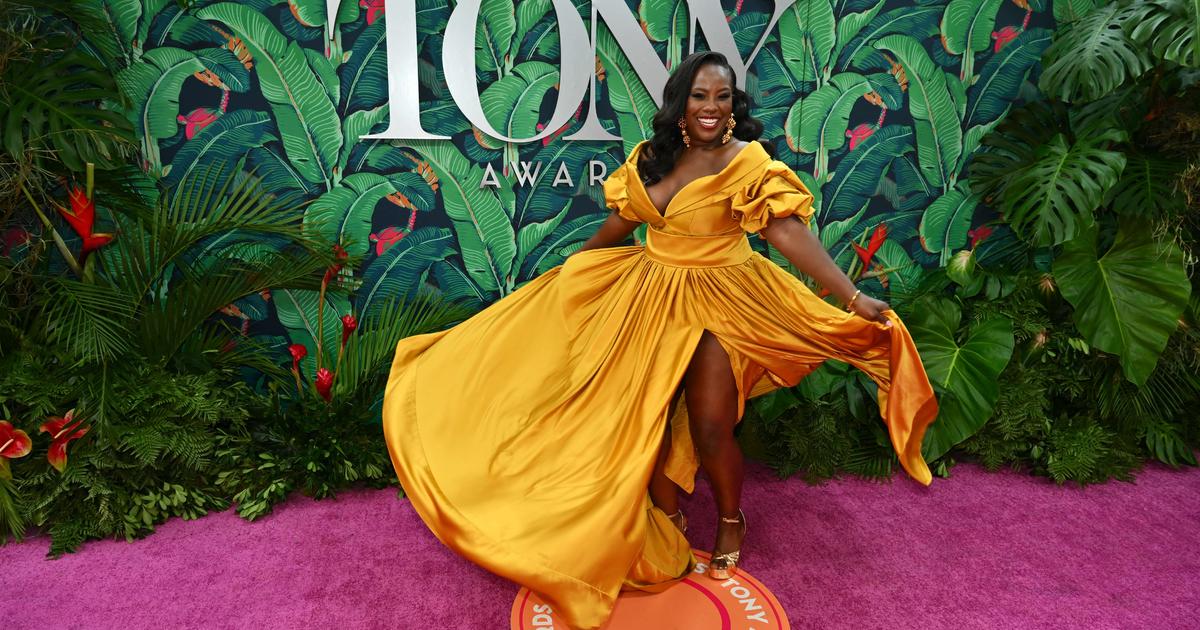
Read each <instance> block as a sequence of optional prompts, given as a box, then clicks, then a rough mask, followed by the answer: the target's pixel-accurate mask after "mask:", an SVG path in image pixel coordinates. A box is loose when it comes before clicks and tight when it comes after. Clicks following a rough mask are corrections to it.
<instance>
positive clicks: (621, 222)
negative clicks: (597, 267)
mask: <svg viewBox="0 0 1200 630" xmlns="http://www.w3.org/2000/svg"><path fill="white" fill-rule="evenodd" d="M639 225H641V222H639V221H630V220H628V219H625V218H624V217H622V216H621V215H619V214H617V213H616V212H610V213H609V215H608V218H607V219H605V220H604V223H602V224H601V225H600V229H598V230H596V233H595V234H593V235H592V237H591V238H589V239H588V240H586V241H584V243H583V246H582V247H580V248H579V249H578V250H577V251H580V252H586V251H587V250H589V249H602V248H605V247H612V246H614V245H620V244H621V243H623V242H624V241H625V239H626V238H629V235H630V234H632V233H633V231H634V230H635V229H637V226H639Z"/></svg>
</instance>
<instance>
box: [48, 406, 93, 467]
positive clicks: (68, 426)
mask: <svg viewBox="0 0 1200 630" xmlns="http://www.w3.org/2000/svg"><path fill="white" fill-rule="evenodd" d="M38 430H39V431H41V432H43V433H49V434H50V450H49V452H47V453H46V460H47V461H49V462H50V465H51V466H53V467H54V468H55V469H56V470H58V472H62V471H63V469H64V468H66V467H67V444H68V443H69V442H70V441H71V440H74V439H78V438H81V437H83V436H84V435H86V434H87V432H88V427H85V426H83V420H76V419H75V410H74V409H72V410H70V411H68V412H67V413H66V415H64V416H62V417H59V416H51V417H50V419H49V420H47V421H46V422H45V423H44V424H42V426H40V427H38Z"/></svg>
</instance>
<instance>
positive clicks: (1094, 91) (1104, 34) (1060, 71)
mask: <svg viewBox="0 0 1200 630" xmlns="http://www.w3.org/2000/svg"><path fill="white" fill-rule="evenodd" d="M1057 4H1058V3H1057V2H1056V3H1055V5H1057ZM1137 15H1138V14H1137V12H1136V11H1129V10H1127V9H1126V8H1125V7H1124V5H1123V3H1120V2H1113V3H1111V4H1108V5H1105V6H1102V7H1099V8H1097V9H1095V10H1094V11H1092V12H1091V13H1088V14H1087V15H1085V16H1084V17H1082V18H1080V19H1079V20H1076V21H1074V22H1071V23H1070V24H1069V25H1067V26H1065V27H1062V28H1060V29H1059V31H1058V32H1057V34H1056V35H1055V37H1054V43H1053V44H1052V45H1051V46H1050V48H1049V49H1048V50H1047V51H1046V58H1045V64H1046V67H1045V70H1044V71H1043V72H1042V77H1041V80H1040V81H1039V82H1038V86H1039V87H1041V88H1042V91H1043V92H1045V93H1046V94H1047V95H1049V96H1053V97H1057V98H1059V99H1061V100H1063V101H1066V102H1075V101H1081V102H1087V101H1094V100H1096V99H1098V98H1100V97H1101V96H1104V95H1105V94H1108V93H1109V92H1111V91H1113V90H1114V89H1115V88H1116V87H1117V86H1118V85H1121V84H1122V83H1124V82H1125V81H1126V80H1127V79H1135V78H1137V77H1138V76H1140V75H1141V74H1142V73H1143V72H1145V71H1146V69H1147V68H1149V67H1150V65H1151V64H1150V61H1149V59H1147V57H1146V52H1145V51H1144V50H1143V47H1142V46H1139V45H1138V44H1136V43H1135V42H1134V41H1133V39H1131V38H1130V37H1129V35H1128V34H1126V32H1125V28H1124V25H1125V24H1126V23H1127V22H1128V21H1129V20H1131V19H1135V18H1136V16H1137Z"/></svg>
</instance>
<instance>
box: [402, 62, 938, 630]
mask: <svg viewBox="0 0 1200 630" xmlns="http://www.w3.org/2000/svg"><path fill="white" fill-rule="evenodd" d="M663 103H664V105H663V108H662V110H661V111H659V112H658V114H657V115H656V116H655V119H654V123H655V124H654V131H655V133H654V138H653V139H652V140H650V141H646V142H642V143H639V144H638V145H637V146H636V147H635V148H634V150H633V151H632V152H631V153H630V155H629V157H628V159H627V160H626V161H625V163H624V164H623V165H622V166H621V167H620V168H618V169H617V170H616V171H614V172H613V173H612V175H610V176H609V178H608V180H607V181H606V182H605V185H604V190H605V198H606V201H607V204H608V206H609V207H610V208H612V209H613V210H614V211H615V212H613V213H612V214H611V215H609V217H608V218H607V220H606V221H605V223H604V224H603V225H602V226H601V227H600V228H599V230H598V231H597V232H596V234H595V235H593V236H592V237H591V238H590V239H588V241H587V242H586V243H584V245H583V247H582V248H581V249H580V251H579V252H578V253H576V254H574V255H572V256H571V257H570V258H569V259H567V261H566V263H565V264H563V265H561V266H559V267H555V268H554V269H551V270H550V271H548V272H546V273H545V274H543V275H542V276H540V277H539V278H537V279H535V280H533V281H532V282H530V283H529V284H527V285H525V286H524V287H522V288H520V289H518V290H517V291H516V292H514V293H513V294H511V295H510V296H509V297H507V298H505V299H502V300H500V301H499V302H497V303H495V304H493V305H492V306H491V307H490V308H488V309H486V310H484V311H483V312H481V313H479V314H478V315H476V316H475V317H473V318H471V319H470V320H468V321H466V322H464V323H462V324H460V325H458V326H457V327H455V328H453V329H451V330H448V331H444V332H440V333H434V334H430V335H423V336H419V337H411V338H408V339H405V340H404V341H402V342H401V343H400V344H399V346H398V347H397V350H396V357H395V360H394V363H393V366H392V373H391V377H390V379H389V382H388V389H387V394H386V398H385V403H384V410H383V416H384V434H385V436H386V439H387V442H388V448H389V451H390V453H391V456H392V461H393V463H394V464H395V466H396V472H397V475H398V476H399V479H400V482H401V483H402V484H403V486H404V488H405V490H406V491H407V492H408V496H409V498H410V499H411V500H412V504H413V507H414V508H415V509H416V511H417V513H418V514H420V515H421V518H422V519H423V520H424V521H425V523H426V524H427V525H428V526H429V527H430V529H432V530H433V532H434V533H435V534H436V535H437V536H438V538H439V539H441V540H442V542H444V543H445V544H446V545H448V546H450V547H451V548H452V549H454V550H455V551H457V552H459V553H461V554H462V555H464V556H466V557H467V558H470V559H471V560H473V561H474V562H477V563H479V564H480V565H481V566H483V567H485V568H487V569H489V570H491V571H493V572H495V573H498V574H500V575H502V576H505V577H508V578H510V579H512V580H514V581H516V582H519V583H520V584H522V585H524V586H527V587H529V588H530V589H531V590H533V591H536V592H538V593H539V594H540V595H541V596H542V598H543V600H544V601H546V602H547V603H549V604H550V605H551V606H552V607H553V609H554V610H555V611H556V613H558V614H559V615H561V618H563V619H564V620H565V621H567V622H568V623H569V624H570V625H571V627H578V628H595V627H597V626H599V625H601V624H602V623H603V622H604V621H605V619H606V618H607V617H608V616H609V614H610V612H611V610H612V608H613V605H614V603H615V601H616V598H617V596H618V593H619V592H620V591H621V590H622V589H639V590H646V591H658V590H662V589H664V588H666V587H667V586H669V585H671V584H673V583H674V582H676V581H678V580H679V579H681V578H683V577H684V576H686V575H687V574H688V572H690V571H692V570H693V567H694V566H695V558H694V557H693V555H692V553H691V547H690V544H689V543H688V541H687V539H686V538H685V537H684V531H685V530H686V520H685V519H684V518H683V515H682V513H681V512H679V509H678V505H677V499H676V491H677V488H678V487H682V488H684V489H685V490H687V491H689V492H690V491H691V490H692V488H693V485H694V478H695V473H696V470H697V467H698V466H699V465H703V466H704V468H705V470H706V472H707V474H708V477H709V479H710V480H711V483H712V485H713V489H714V494H715V496H716V502H717V511H718V515H719V517H720V523H721V526H720V528H719V529H718V535H717V540H716V544H715V548H714V552H713V559H712V562H711V563H710V565H709V568H708V575H709V577H712V578H715V579H721V580H725V579H728V578H730V577H732V576H733V575H735V573H736V571H737V565H738V561H739V556H740V551H739V548H740V546H741V540H742V537H743V536H744V535H745V532H746V522H745V518H744V517H743V516H742V515H741V510H740V509H739V501H740V493H741V483H742V455H741V452H740V451H739V450H738V447H737V444H736V442H734V440H733V428H734V425H736V424H737V422H738V420H739V419H740V418H741V416H742V412H743V410H744V409H745V401H746V399H748V398H750V397H752V396H755V395H758V394H762V393H765V392H768V391H771V390H773V389H776V388H778V387H783V386H789V385H794V384H796V383H797V382H798V381H799V380H800V379H802V378H803V377H804V376H806V375H807V374H809V373H810V372H812V371H813V370H814V369H816V368H817V366H819V365H820V364H821V363H822V362H823V361H825V360H826V359H830V358H834V359H838V360H841V361H844V362H846V363H849V364H851V365H854V366H856V367H858V368H859V369H861V370H863V371H864V372H866V373H867V375H868V376H870V378H871V379H873V380H874V381H875V382H876V383H877V384H878V385H879V403H880V410H881V413H882V415H883V419H884V421H885V423H886V424H887V427H888V429H889V430H890V433H891V437H892V444H893V446H894V447H895V450H896V451H897V453H899V455H900V461H901V463H902V464H903V466H904V467H905V469H906V470H908V472H909V473H910V474H911V475H912V476H913V477H914V478H915V479H917V480H918V481H919V482H921V483H923V484H928V483H929V482H930V479H931V477H930V473H929V469H928V467H927V466H926V464H925V462H924V460H923V459H922V458H921V450H920V449H921V437H922V435H923V434H924V431H925V427H926V426H927V425H928V424H929V422H930V421H932V419H933V417H934V415H935V413H936V410H937V404H936V401H935V400H934V398H933V391H932V389H931V387H930V385H929V381H928V380H927V378H926V376H925V371H924V369H923V368H922V366H921V362H920V359H919V357H918V356H917V352H916V349H915V347H914V345H913V342H912V340H911V338H910V337H909V335H908V332H907V331H906V330H905V328H904V325H903V324H902V323H901V321H900V319H899V318H898V317H897V316H896V314H895V313H893V312H892V311H891V310H890V309H888V306H887V304H885V303H883V302H881V301H879V300H875V299H873V298H871V297H869V296H866V295H862V294H861V292H860V291H857V290H856V289H855V288H854V285H853V283H851V281H850V280H849V279H848V278H847V277H846V276H845V275H844V274H843V273H842V272H841V271H840V269H838V267H837V266H836V265H834V263H833V261H832V260H830V258H829V256H828V255H827V254H826V253H825V251H824V249H823V248H822V247H821V245H820V242H819V241H817V239H816V237H815V236H814V235H813V234H812V233H811V232H810V231H809V230H808V229H807V228H806V224H807V222H808V220H809V218H810V217H811V215H812V200H813V197H812V195H811V194H810V193H809V191H808V190H807V189H806V188H805V187H804V184H803V183H801V181H800V179H799V178H797V176H796V175H795V173H793V172H792V170H791V169H790V168H788V167H787V166H786V165H785V164H783V163H782V162H778V161H776V160H773V159H772V158H771V156H770V154H769V153H768V149H767V145H764V144H762V143H760V142H758V141H757V140H756V138H757V137H758V135H759V133H760V132H761V129H762V126H761V124H759V123H758V121H756V120H755V119H754V118H753V117H751V116H750V115H749V112H748V109H749V103H748V99H747V98H746V94H745V93H744V92H742V91H741V90H738V89H737V88H736V87H735V81H734V74H733V70H732V68H731V67H730V66H729V64H728V63H726V61H725V58H724V57H723V56H721V55H719V54H716V53H698V54H696V55H692V56H690V57H688V58H686V59H684V60H683V61H682V62H681V63H680V64H679V65H678V66H677V67H676V70H675V72H674V74H673V75H672V76H671V78H670V79H669V80H668V81H667V86H666V89H665V93H664V99H663ZM734 137H736V138H737V140H736V141H734V140H733V138H734ZM643 222H644V223H647V224H649V230H648V231H647V236H646V244H645V247H619V246H615V245H618V244H619V243H620V242H622V241H623V240H624V239H625V238H626V237H627V236H628V235H629V234H630V233H631V232H632V231H633V230H634V228H636V227H637V226H638V225H639V224H641V223H643ZM747 233H758V234H761V235H762V236H764V237H766V239H767V240H768V241H770V242H771V244H772V245H774V246H775V247H776V248H777V249H779V250H780V251H781V252H782V253H783V254H784V255H785V256H787V258H788V259H789V260H790V261H791V262H792V263H793V264H795V265H796V266H797V267H798V268H800V269H801V270H803V271H805V272H807V273H808V274H809V275H811V276H812V277H813V278H815V279H816V280H818V281H819V282H821V283H822V284H824V285H825V286H826V287H828V288H829V289H830V290H831V291H832V292H833V293H834V294H835V295H837V296H838V297H839V298H840V299H842V301H843V302H844V303H845V304H846V305H847V310H848V311H851V312H845V311H841V310H839V309H837V308H835V307H833V306H831V305H829V304H827V303H825V302H824V301H822V300H821V299H819V298H817V297H816V296H815V295H814V294H813V293H812V292H811V291H810V290H809V289H808V288H807V287H806V286H804V285H803V284H802V283H801V282H800V281H799V280H797V279H796V278H794V277H793V276H792V275H791V274H789V273H787V272H786V271H784V270H782V269H780V268H779V267H778V266H776V265H775V264H773V263H772V262H770V261H769V260H767V259H766V258H764V257H762V256H761V255H759V254H757V253H755V252H754V251H753V250H752V249H751V247H750V243H749V241H748V240H747ZM465 356H470V357H472V366H471V367H472V369H470V370H464V369H462V367H463V365H462V361H463V357H465ZM680 399H683V400H684V401H685V402H686V404H685V405H679V404H677V403H678V402H679V400H680ZM697 454H698V457H697ZM585 549H586V550H587V552H586V553H580V550H585Z"/></svg>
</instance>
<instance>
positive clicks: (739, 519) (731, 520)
mask: <svg viewBox="0 0 1200 630" xmlns="http://www.w3.org/2000/svg"><path fill="white" fill-rule="evenodd" d="M744 518H745V517H744V516H742V511H741V510H738V516H737V518H725V517H724V516H722V517H721V522H722V523H741V522H742V520H743V519H744Z"/></svg>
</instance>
